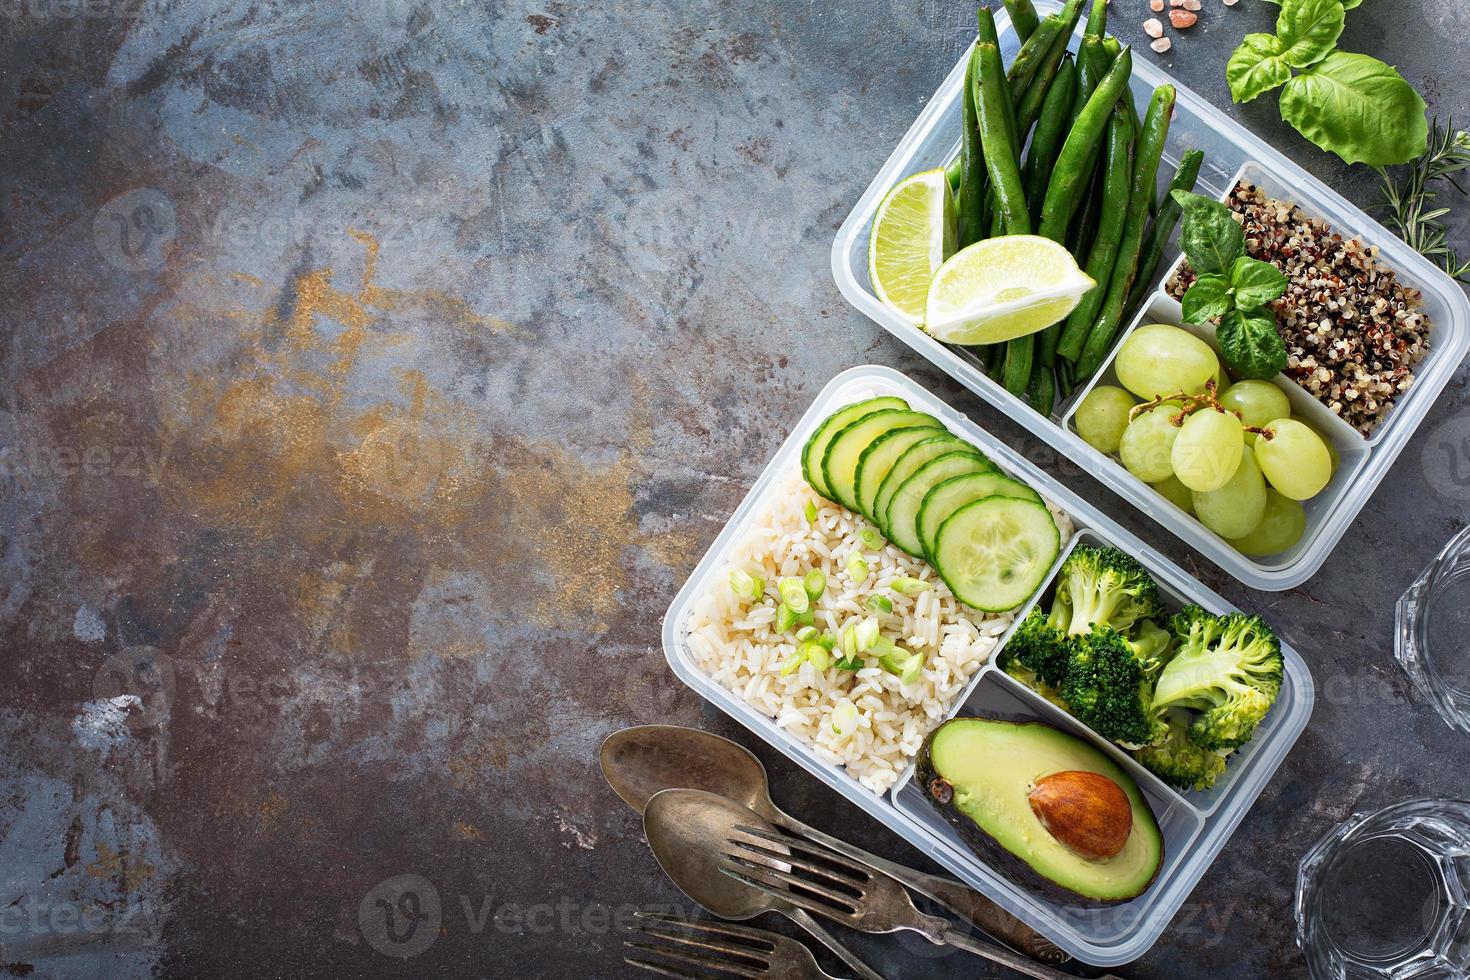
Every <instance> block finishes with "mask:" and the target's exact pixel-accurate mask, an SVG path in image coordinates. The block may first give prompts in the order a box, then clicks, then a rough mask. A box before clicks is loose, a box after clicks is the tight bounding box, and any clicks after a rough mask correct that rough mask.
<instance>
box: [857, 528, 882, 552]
mask: <svg viewBox="0 0 1470 980" xmlns="http://www.w3.org/2000/svg"><path fill="white" fill-rule="evenodd" d="M858 540H859V541H861V542H862V545H863V547H864V548H866V549H867V550H868V551H882V550H883V544H884V541H883V535H881V534H879V533H878V532H877V531H875V530H873V529H872V528H870V527H865V528H863V529H862V530H861V531H859V532H858Z"/></svg>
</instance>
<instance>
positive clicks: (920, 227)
mask: <svg viewBox="0 0 1470 980" xmlns="http://www.w3.org/2000/svg"><path fill="white" fill-rule="evenodd" d="M955 241H956V232H955V211H954V195H953V194H951V193H950V191H949V181H948V179H947V178H946V177H945V175H944V171H943V170H926V171H925V172H923V173H921V174H914V175H913V176H912V177H909V178H908V179H907V180H904V181H902V182H900V183H899V184H898V186H897V187H895V188H893V190H891V191H889V192H888V196H887V197H885V198H884V199H883V203H882V204H880V205H878V213H877V215H875V216H874V218H873V232H872V234H871V235H870V236H869V238H868V281H869V282H871V283H872V284H873V291H874V292H875V293H877V294H878V298H879V299H881V300H882V301H883V302H885V303H887V304H888V305H889V306H891V307H893V308H894V309H895V310H897V311H898V312H899V313H901V314H903V316H904V318H905V319H906V320H908V321H909V322H911V323H914V324H919V323H922V322H923V320H924V303H925V301H926V300H927V298H928V296H929V281H930V280H931V279H933V278H934V273H935V272H936V271H937V270H938V269H939V267H940V266H941V265H943V264H944V260H945V259H947V258H949V257H950V255H951V254H953V253H954V250H955Z"/></svg>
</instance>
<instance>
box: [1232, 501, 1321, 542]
mask: <svg viewBox="0 0 1470 980" xmlns="http://www.w3.org/2000/svg"><path fill="white" fill-rule="evenodd" d="M1306 529H1307V512H1306V510H1305V508H1303V507H1302V505H1301V504H1300V503H1298V502H1297V501H1295V500H1292V499H1291V498H1290V497H1283V496H1282V495H1281V494H1279V493H1277V492H1276V491H1275V490H1267V491H1266V512H1265V513H1264V514H1263V515H1261V523H1259V524H1257V525H1256V527H1255V530H1253V531H1251V533H1249V534H1247V535H1245V536H1244V537H1239V538H1236V539H1235V540H1233V541H1231V542H1230V543H1231V544H1233V545H1235V550H1237V551H1239V552H1240V553H1241V554H1244V555H1252V556H1260V555H1275V554H1280V553H1281V552H1283V551H1285V550H1286V549H1287V548H1290V547H1291V546H1292V545H1294V544H1296V543H1297V542H1298V541H1300V540H1301V538H1302V532H1303V531H1305V530H1306Z"/></svg>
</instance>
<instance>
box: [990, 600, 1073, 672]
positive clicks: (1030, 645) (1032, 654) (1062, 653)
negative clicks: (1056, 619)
mask: <svg viewBox="0 0 1470 980" xmlns="http://www.w3.org/2000/svg"><path fill="white" fill-rule="evenodd" d="M1056 608H1057V607H1056V606H1053V607H1052V609H1053V612H1055V610H1056ZM1067 654H1068V650H1067V643H1066V636H1065V635H1064V634H1063V633H1062V632H1061V630H1059V629H1057V628H1056V626H1055V625H1054V624H1053V623H1052V622H1051V618H1050V617H1045V616H1043V615H1042V613H1041V610H1040V609H1033V610H1031V614H1030V615H1029V616H1027V617H1026V618H1025V619H1023V620H1021V625H1019V626H1017V627H1016V631H1015V632H1014V633H1012V634H1011V638H1010V640H1009V641H1007V643H1006V646H1005V650H1004V651H1002V654H1001V663H1000V665H1001V667H1002V668H1003V669H1004V670H1005V671H1006V673H1008V674H1010V675H1011V676H1012V677H1015V678H1016V679H1017V680H1019V681H1021V682H1022V683H1024V684H1028V685H1030V686H1032V687H1036V686H1037V684H1038V683H1039V684H1044V685H1046V686H1047V687H1051V688H1055V687H1057V686H1059V685H1060V684H1061V683H1062V678H1063V677H1064V676H1066V673H1067Z"/></svg>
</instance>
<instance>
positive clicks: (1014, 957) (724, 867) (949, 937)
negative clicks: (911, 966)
mask: <svg viewBox="0 0 1470 980" xmlns="http://www.w3.org/2000/svg"><path fill="white" fill-rule="evenodd" d="M735 830H736V832H737V833H738V834H739V835H740V836H733V837H730V838H728V839H727V840H726V841H725V850H724V853H725V860H724V861H723V862H721V864H720V870H721V871H722V872H723V873H725V874H727V875H729V876H730V877H732V878H734V879H736V880H737V881H743V882H745V883H746V884H747V885H750V886H751V887H753V888H758V889H760V890H761V891H763V892H766V893H767V894H770V895H775V896H777V897H779V898H781V899H783V900H785V901H787V902H790V903H791V904H792V905H796V906H798V907H800V908H804V909H806V910H807V911H808V912H812V913H814V914H816V915H820V916H822V917H824V918H827V919H831V920H832V921H833V922H836V923H839V924H840V925H844V926H847V927H848V928H850V929H856V930H858V931H859V932H878V933H883V932H898V931H900V930H904V929H907V930H909V931H911V932H917V933H918V934H919V935H921V936H923V937H924V938H925V939H927V940H929V941H930V942H931V943H934V944H935V945H936V946H953V947H955V948H957V949H963V950H965V951H966V952H970V953H974V954H975V955H976V956H982V957H984V958H985V959H987V960H990V961H991V962H994V963H1000V964H1002V965H1004V966H1008V967H1010V968H1011V969H1013V970H1016V971H1018V972H1020V973H1024V974H1025V975H1026V976H1028V977H1036V978H1038V980H1076V978H1075V977H1074V976H1073V975H1071V974H1068V973H1063V972H1062V971H1061V970H1057V969H1054V968H1053V967H1050V966H1047V965H1046V964H1044V963H1038V962H1037V961H1035V960H1033V959H1030V958H1028V957H1026V956H1022V955H1021V954H1020V953H1016V952H1013V951H1012V950H1009V949H1006V948H1004V947H1001V946H995V945H992V944H990V943H986V942H982V941H980V940H978V939H974V938H972V937H971V936H969V935H967V934H965V933H964V932H961V931H960V930H958V929H956V928H955V926H954V925H953V924H951V923H950V922H949V921H948V920H947V919H941V918H938V917H936V916H932V915H925V914H924V913H923V912H920V911H919V910H918V909H917V908H916V907H915V906H914V902H913V899H912V898H910V897H909V893H908V892H906V891H904V888H903V886H902V885H900V884H899V883H898V882H897V881H894V880H893V879H892V878H890V877H888V876H887V875H885V874H882V873H879V872H877V871H874V870H873V869H871V868H868V867H865V866H864V865H863V864H862V863H860V862H858V861H854V860H852V859H851V858H848V857H846V856H844V855H842V854H839V853H837V852H836V851H834V850H832V849H831V848H829V847H826V846H824V845H822V844H818V843H815V842H814V841H809V840H805V839H801V838H797V837H789V836H786V835H785V834H780V833H772V832H769V831H766V830H761V829H759V828H756V827H748V826H744V825H741V826H737V827H736V828H735ZM809 857H810V858H814V859H816V860H808V858H809ZM818 861H820V862H822V863H820V864H819V863H817V862H818ZM798 870H800V871H803V872H806V876H800V875H797V874H796V873H795V872H796V871H798ZM1100 980H1121V978H1119V977H1116V976H1113V975H1112V974H1107V975H1105V976H1103V977H1101V978H1100Z"/></svg>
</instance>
